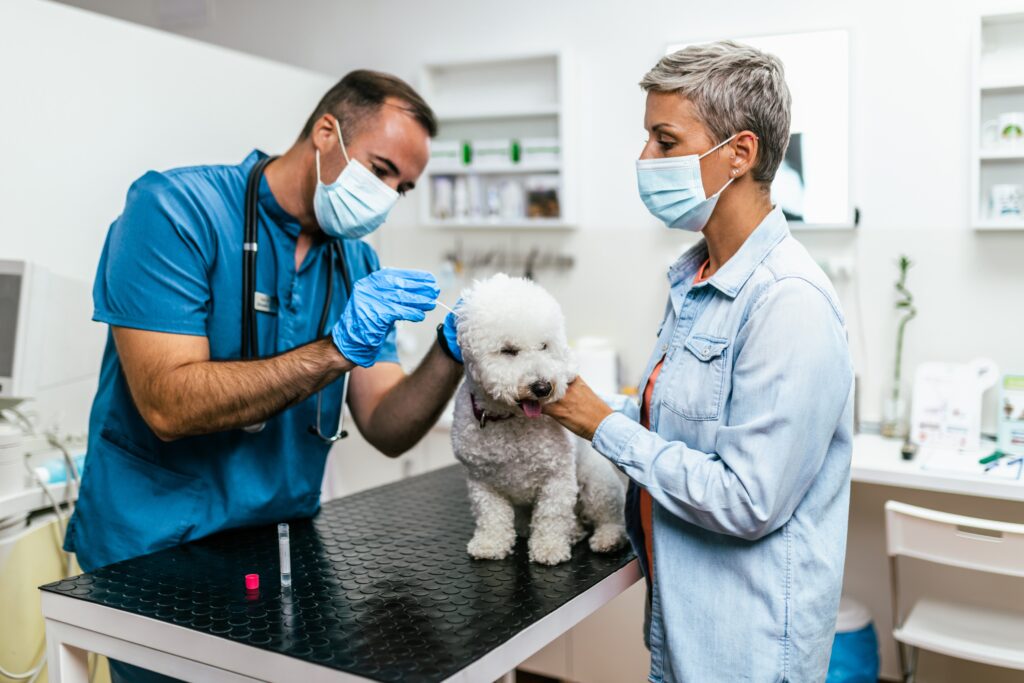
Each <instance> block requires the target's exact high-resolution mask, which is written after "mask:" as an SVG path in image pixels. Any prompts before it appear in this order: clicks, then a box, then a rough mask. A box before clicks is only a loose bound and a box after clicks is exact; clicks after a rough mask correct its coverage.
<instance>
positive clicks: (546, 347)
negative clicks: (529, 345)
mask: <svg viewBox="0 0 1024 683" xmlns="http://www.w3.org/2000/svg"><path fill="white" fill-rule="evenodd" d="M540 350H541V351H547V350H548V343H547V342H544V343H543V344H541V345H540Z"/></svg>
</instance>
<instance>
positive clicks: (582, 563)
mask: <svg viewBox="0 0 1024 683" xmlns="http://www.w3.org/2000/svg"><path fill="white" fill-rule="evenodd" d="M290 527H291V563H292V582H293V585H292V589H291V595H290V596H288V595H282V591H281V588H280V580H279V565H278V544H277V528H276V527H275V526H267V527H253V528H249V529H236V530H232V531H226V532H223V533H220V534H216V535H214V536H210V537H208V538H204V539H201V540H199V541H194V542H192V543H187V544H185V545H182V546H179V547H176V548H170V549H168V550H163V551H160V552H157V553H153V554H151V555H145V556H143V557H138V558H135V559H132V560H127V561H125V562H119V563H117V564H113V565H110V566H108V567H104V568H102V569H99V570H97V571H95V572H92V573H89V574H82V575H80V576H77V577H73V578H69V579H65V580H63V581H58V582H55V583H51V584H47V585H46V586H43V587H42V590H45V591H49V592H52V593H58V594H61V595H67V596H71V597H74V598H78V599H81V600H87V601H89V602H94V603H97V604H100V605H105V606H108V607H113V608H116V609H120V610H125V611H127V612H132V613H134V614H140V615H143V616H147V617H150V618H152V619H157V620H159V621H165V622H168V623H172V624H177V625H179V626H184V627H186V628H191V629H194V630H197V631H201V632H203V633H208V634H211V635H215V636H219V637H221V638H228V639H230V640H234V641H237V642H240V643H245V644H247V645H251V646H253V647H257V648H261V649H264V650H272V651H274V652H279V653H281V654H284V655H288V656H290V657H296V658H299V659H302V660H306V661H309V662H313V663H316V664H320V665H323V666H327V667H331V668H334V669H339V670H341V671H346V672H349V673H352V674H356V675H359V676H363V677H366V678H369V679H374V680H379V681H403V682H404V681H408V682H414V681H439V680H443V679H445V678H447V677H449V676H451V675H453V674H455V673H457V672H458V671H460V670H462V669H464V668H465V667H466V666H468V665H469V664H471V663H472V662H474V661H476V660H477V659H479V658H480V657H482V656H483V655H485V654H486V653H487V652H489V651H491V650H493V649H494V648H496V647H497V646H498V645H500V644H502V643H504V642H505V641H507V640H509V639H510V638H511V637H512V636H514V635H515V634H516V633H518V632H519V631H522V630H523V629H525V628H526V627H528V626H530V625H531V624H533V623H534V622H536V621H538V620H540V619H541V618H543V617H544V616H545V615H547V614H549V613H550V612H552V611H554V610H555V609H557V608H558V607H560V606H561V605H563V604H565V603H566V602H568V601H569V600H571V599H572V598H573V597H575V596H576V595H579V594H580V593H582V592H584V591H585V590H587V589H588V588H590V587H591V586H593V585H595V584H597V583H598V582H600V581H601V580H602V579H604V578H605V577H607V576H609V575H611V574H613V573H615V572H616V571H617V570H619V569H620V568H622V567H623V566H625V565H626V564H628V563H629V562H630V561H631V560H632V559H633V557H634V556H633V553H632V552H631V551H630V550H622V551H619V552H617V553H612V554H607V555H599V554H595V553H592V552H591V551H590V549H589V548H588V547H587V544H586V542H585V541H584V542H582V543H579V544H577V545H576V547H575V548H574V550H573V555H572V559H571V560H570V561H569V562H565V563H563V564H560V565H557V566H554V567H544V566H541V565H536V564H531V563H530V562H529V561H528V559H527V556H526V543H525V541H524V540H523V539H520V540H519V543H518V545H517V546H516V551H515V555H514V556H512V557H509V558H508V559H505V560H500V561H493V560H492V561H481V560H473V559H472V558H470V557H469V556H468V555H467V554H466V542H467V541H468V540H469V538H470V536H471V535H472V533H473V518H472V515H471V513H470V510H469V500H468V498H467V495H466V484H465V477H464V473H463V470H462V468H461V466H458V465H456V466H452V467H447V468H445V469H442V470H438V471H436V472H431V473H429V474H424V475H420V476H417V477H411V478H409V479H405V480H403V481H400V482H397V483H394V484H389V485H387V486H382V487H379V488H376V489H372V490H369V491H364V492H362V493H358V494H355V495H352V496H347V497H345V498H340V499H338V500H334V501H331V502H329V503H327V504H325V505H324V506H323V508H322V509H321V511H320V512H319V514H317V516H316V517H314V518H313V519H306V520H292V521H291V522H290ZM249 573H258V574H259V575H260V591H259V595H258V596H252V595H247V594H246V591H245V585H244V576H245V574H249Z"/></svg>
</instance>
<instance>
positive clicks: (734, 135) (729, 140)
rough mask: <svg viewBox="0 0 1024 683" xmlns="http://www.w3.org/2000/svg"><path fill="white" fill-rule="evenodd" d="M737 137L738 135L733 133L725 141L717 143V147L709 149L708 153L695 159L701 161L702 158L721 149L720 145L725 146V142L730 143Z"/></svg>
mask: <svg viewBox="0 0 1024 683" xmlns="http://www.w3.org/2000/svg"><path fill="white" fill-rule="evenodd" d="M737 135H739V133H733V134H732V135H730V136H729V137H727V138H726V139H724V140H722V141H721V142H719V143H718V144H717V145H715V146H714V147H712V148H711V149H709V150H708V151H706V152H704V153H703V154H701V155H700V156H699V157H697V158H698V159H703V158H704V157H706V156H707V155H709V154H711V153H712V152H714V151H715V150H716V149H718V148H719V147H721V146H722V145H724V144H726V143H727V142H731V141H732V140H733V138H735V137H736V136H737Z"/></svg>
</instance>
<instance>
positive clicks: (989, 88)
mask: <svg viewBox="0 0 1024 683" xmlns="http://www.w3.org/2000/svg"><path fill="white" fill-rule="evenodd" d="M1014 90H1021V91H1024V80H1021V79H1019V78H1013V79H1006V80H1002V79H999V80H997V79H992V80H990V81H985V82H983V83H982V84H981V92H982V93H996V92H1000V93H1005V92H1012V91H1014Z"/></svg>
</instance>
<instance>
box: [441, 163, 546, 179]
mask: <svg viewBox="0 0 1024 683" xmlns="http://www.w3.org/2000/svg"><path fill="white" fill-rule="evenodd" d="M561 171H562V165H561V164H536V165H532V164H525V165H519V166H506V167H503V168H486V167H484V168H478V167H474V166H464V167H462V168H452V169H442V168H437V169H435V168H427V175H429V176H441V175H510V174H513V173H515V174H519V173H526V174H529V173H560V172H561Z"/></svg>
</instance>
